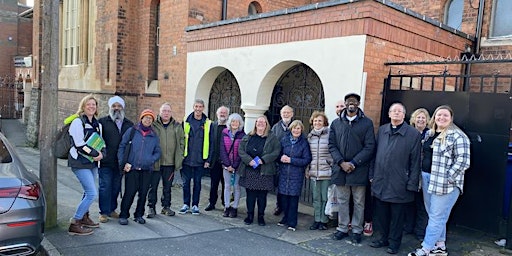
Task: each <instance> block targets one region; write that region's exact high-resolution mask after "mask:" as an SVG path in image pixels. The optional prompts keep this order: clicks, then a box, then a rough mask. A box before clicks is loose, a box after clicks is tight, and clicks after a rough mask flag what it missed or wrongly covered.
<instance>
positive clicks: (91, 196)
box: [71, 168, 98, 220]
mask: <svg viewBox="0 0 512 256" xmlns="http://www.w3.org/2000/svg"><path fill="white" fill-rule="evenodd" d="M71 170H72V171H73V173H74V174H75V175H76V177H77V178H78V181H80V184H82V188H83V189H84V195H83V196H82V201H81V202H80V204H78V207H77V209H76V212H75V215H74V216H73V218H74V219H75V220H81V219H82V218H83V217H84V215H85V213H86V212H88V211H89V207H90V206H91V204H92V203H93V202H94V200H95V199H96V197H97V196H98V192H97V190H96V183H95V181H94V179H95V178H96V176H97V175H98V168H93V169H76V168H71Z"/></svg>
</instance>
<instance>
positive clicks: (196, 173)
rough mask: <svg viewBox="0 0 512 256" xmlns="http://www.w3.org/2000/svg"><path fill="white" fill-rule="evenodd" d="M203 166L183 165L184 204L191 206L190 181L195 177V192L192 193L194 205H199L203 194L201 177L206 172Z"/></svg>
mask: <svg viewBox="0 0 512 256" xmlns="http://www.w3.org/2000/svg"><path fill="white" fill-rule="evenodd" d="M204 171H205V170H204V167H202V166H194V167H192V166H188V165H183V168H182V169H181V178H182V179H183V204H186V205H188V206H190V181H191V180H192V179H194V193H193V195H192V206H194V205H195V206H199V195H200V194H201V178H202V177H203V174H204Z"/></svg>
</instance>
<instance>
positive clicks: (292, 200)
mask: <svg viewBox="0 0 512 256" xmlns="http://www.w3.org/2000/svg"><path fill="white" fill-rule="evenodd" d="M289 128H290V130H289V131H288V132H287V133H286V135H285V136H284V137H283V138H281V157H280V158H279V193H280V194H281V196H282V197H281V198H282V199H283V200H282V201H281V203H282V207H283V213H284V216H283V218H282V219H281V221H279V223H278V225H279V226H285V225H286V226H288V230H291V231H295V229H296V228H297V215H298V210H299V196H300V193H301V191H302V183H304V175H305V170H306V166H308V164H309V163H310V162H311V151H310V149H309V143H308V141H307V140H306V138H305V137H304V136H303V135H302V132H303V131H304V125H303V124H302V122H301V121H300V120H295V121H293V122H292V123H291V124H290V126H289Z"/></svg>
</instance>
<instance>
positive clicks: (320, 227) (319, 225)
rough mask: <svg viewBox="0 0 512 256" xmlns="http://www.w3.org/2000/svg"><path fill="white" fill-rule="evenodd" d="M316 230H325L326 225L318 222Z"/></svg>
mask: <svg viewBox="0 0 512 256" xmlns="http://www.w3.org/2000/svg"><path fill="white" fill-rule="evenodd" d="M318 229H319V230H327V223H322V222H319V224H318Z"/></svg>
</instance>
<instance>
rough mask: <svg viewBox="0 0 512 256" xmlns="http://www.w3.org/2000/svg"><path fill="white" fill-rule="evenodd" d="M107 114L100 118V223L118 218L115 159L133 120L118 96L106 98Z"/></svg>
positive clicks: (116, 164) (119, 178) (117, 182)
mask: <svg viewBox="0 0 512 256" xmlns="http://www.w3.org/2000/svg"><path fill="white" fill-rule="evenodd" d="M108 106H109V114H108V115H107V116H104V117H102V118H100V120H99V122H100V124H101V125H102V126H103V132H102V135H103V139H104V140H105V144H106V147H107V154H106V156H105V157H104V158H103V159H102V160H101V164H100V168H99V170H98V174H99V175H98V176H99V207H100V217H99V220H100V222H102V223H105V222H107V221H108V217H111V218H119V214H118V213H117V212H116V211H115V210H116V208H117V197H118V196H119V193H120V191H121V178H122V175H121V171H120V170H119V163H118V160H117V149H118V148H119V143H121V138H122V137H123V134H124V132H126V130H128V128H130V127H132V126H133V122H132V121H130V120H128V119H127V118H126V117H125V112H124V107H125V102H124V100H123V99H122V98H121V97H119V96H114V97H111V98H110V99H109V100H108Z"/></svg>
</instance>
